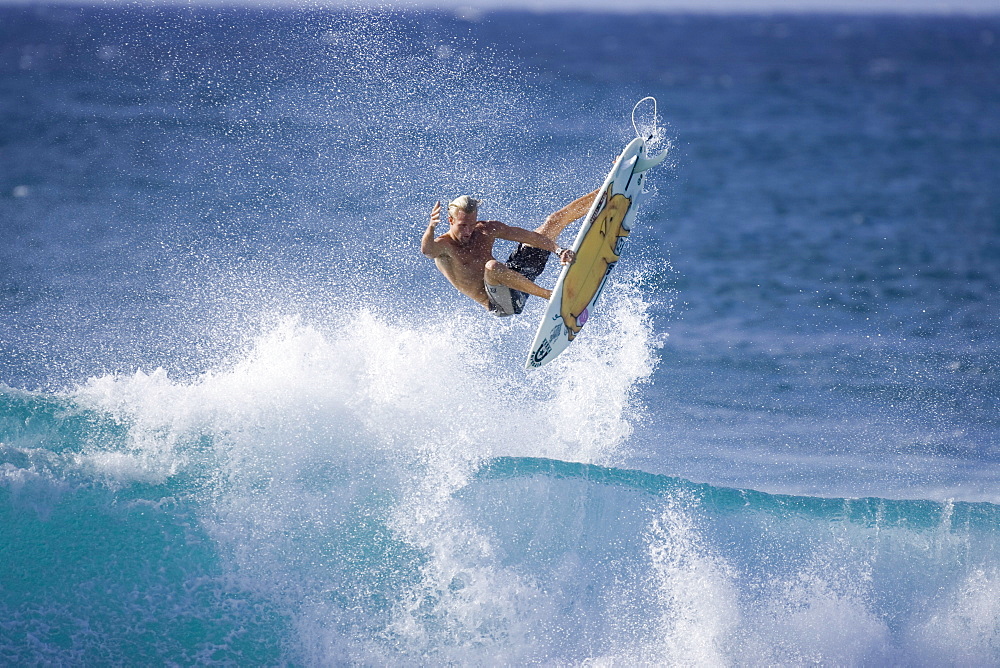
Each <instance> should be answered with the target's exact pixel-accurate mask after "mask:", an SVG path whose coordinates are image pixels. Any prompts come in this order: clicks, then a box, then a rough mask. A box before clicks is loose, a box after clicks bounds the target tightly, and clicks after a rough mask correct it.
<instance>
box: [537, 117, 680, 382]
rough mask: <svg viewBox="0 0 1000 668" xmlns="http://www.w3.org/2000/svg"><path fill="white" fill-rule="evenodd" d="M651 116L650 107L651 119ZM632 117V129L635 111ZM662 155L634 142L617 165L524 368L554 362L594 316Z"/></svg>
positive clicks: (576, 245) (562, 274)
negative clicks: (650, 174) (651, 153)
mask: <svg viewBox="0 0 1000 668" xmlns="http://www.w3.org/2000/svg"><path fill="white" fill-rule="evenodd" d="M645 99H651V98H644V100H645ZM644 100H640V101H639V104H641V103H642V102H643V101H644ZM654 104H655V100H654ZM638 106H639V105H638V104H637V105H636V107H638ZM655 113H656V112H655V107H654V117H655ZM632 114H633V125H634V124H635V110H633V111H632ZM666 155H667V152H666V151H663V152H662V153H660V154H659V155H656V156H654V157H652V158H651V157H649V156H648V155H647V154H646V139H644V138H643V137H636V138H635V139H633V140H632V141H631V142H630V143H629V144H628V146H626V147H625V150H624V151H622V154H621V155H620V156H619V157H618V160H616V161H615V164H614V166H613V167H612V168H611V171H610V172H609V173H608V176H607V177H606V178H605V179H604V185H603V186H602V187H601V189H600V191H599V192H598V195H597V197H596V198H594V202H593V204H591V206H590V210H589V212H588V213H587V215H586V216H585V217H584V219H583V224H582V225H581V226H580V231H579V233H578V234H577V237H576V241H575V242H574V243H573V246H572V249H573V251H574V252H575V253H576V261H575V262H573V264H570V265H567V266H564V267H563V268H562V271H561V272H560V274H559V278H558V279H557V280H556V285H555V288H553V290H552V297H551V299H550V300H549V304H548V308H547V309H546V311H545V315H544V316H543V317H542V321H541V323H540V324H539V326H538V331H537V332H536V334H535V339H534V341H533V342H532V344H531V351H530V352H529V353H528V360H527V362H526V363H525V368H528V369H531V368H537V367H540V366H542V365H543V364H546V363H548V362H551V361H552V360H553V359H555V358H556V356H558V355H559V353H561V352H562V351H563V350H565V349H566V348H567V347H568V346H569V344H570V343H571V342H572V341H573V340H574V339H575V338H576V337H577V335H578V334H579V333H580V330H581V329H583V326H584V325H585V324H586V323H587V321H588V320H589V319H590V318H591V317H592V316H593V313H594V305H595V304H596V303H597V300H598V298H599V297H600V296H601V292H602V290H603V289H604V285H605V284H606V283H607V280H608V276H609V275H610V274H611V270H612V269H614V268H615V265H616V264H617V263H618V259H619V258H620V257H621V254H622V250H623V249H624V246H625V240H626V239H627V238H628V236H629V233H630V232H631V231H632V223H633V222H634V221H635V212H636V210H637V208H638V204H639V202H640V200H641V199H642V195H643V190H642V187H643V181H644V180H645V176H646V172H647V171H648V170H649V169H651V168H652V167H655V166H656V165H658V164H660V163H661V162H663V159H664V158H666Z"/></svg>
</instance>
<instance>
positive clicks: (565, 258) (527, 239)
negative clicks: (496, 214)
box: [490, 221, 576, 294]
mask: <svg viewBox="0 0 1000 668" xmlns="http://www.w3.org/2000/svg"><path fill="white" fill-rule="evenodd" d="M490 225H491V227H490V231H491V232H492V234H493V235H494V236H496V237H499V238H500V239H507V240H508V241H516V242H518V243H519V244H526V245H528V246H534V247H535V248H541V249H542V250H547V251H549V252H550V253H555V254H556V255H558V256H559V261H560V262H562V263H563V264H567V263H570V262H572V261H573V260H575V259H576V254H575V253H574V252H573V251H571V250H570V249H568V248H560V247H559V244H557V243H556V242H555V239H553V238H552V237H547V236H545V235H544V234H539V233H538V232H532V231H531V230H526V229H524V228H521V227H514V226H513V225H504V224H503V223H501V222H497V221H491V222H490ZM504 285H506V283H505V284H504ZM511 287H513V286H511ZM516 289H518V290H521V292H528V291H527V290H522V289H521V288H516ZM528 294H534V293H528Z"/></svg>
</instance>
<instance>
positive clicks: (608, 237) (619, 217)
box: [546, 184, 632, 354]
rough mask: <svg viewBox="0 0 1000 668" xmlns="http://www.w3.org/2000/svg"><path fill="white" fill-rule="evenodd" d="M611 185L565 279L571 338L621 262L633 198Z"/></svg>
mask: <svg viewBox="0 0 1000 668" xmlns="http://www.w3.org/2000/svg"><path fill="white" fill-rule="evenodd" d="M611 187H612V186H611V184H609V185H608V188H607V189H606V190H605V191H604V194H603V195H601V202H600V204H599V208H598V209H597V213H596V214H595V215H594V222H593V223H591V225H590V229H589V230H587V234H586V236H585V237H584V238H583V241H582V242H581V243H580V249H579V250H578V251H577V252H576V256H577V261H576V262H574V263H573V264H572V265H570V267H569V270H568V271H567V272H566V278H565V279H563V292H562V300H561V302H560V308H559V314H560V315H561V316H562V320H563V323H564V324H565V325H566V335H567V337H568V338H569V340H570V341H572V340H573V339H574V338H576V335H577V334H578V333H579V332H580V330H581V329H583V325H584V323H585V322H586V321H587V315H588V314H587V307H588V306H590V304H592V303H593V301H594V298H595V296H596V295H597V293H598V292H599V291H600V289H601V286H602V285H603V283H604V279H605V277H607V275H608V272H609V271H611V269H612V267H614V266H615V263H616V262H618V258H619V255H620V253H621V249H622V245H623V244H624V241H625V237H627V236H628V235H629V229H628V228H627V227H625V225H624V223H625V217H626V215H627V214H628V210H629V207H630V206H632V199H631V198H629V197H626V196H625V195H622V194H618V195H612V194H611ZM546 354H548V353H546Z"/></svg>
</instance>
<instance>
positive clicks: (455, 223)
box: [448, 210, 478, 244]
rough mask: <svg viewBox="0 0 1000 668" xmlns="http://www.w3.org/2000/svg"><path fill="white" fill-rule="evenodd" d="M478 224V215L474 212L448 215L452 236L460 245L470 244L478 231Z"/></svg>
mask: <svg viewBox="0 0 1000 668" xmlns="http://www.w3.org/2000/svg"><path fill="white" fill-rule="evenodd" d="M477 222H478V216H477V213H476V212H474V211H471V212H470V211H459V210H456V211H455V212H454V213H449V214H448V224H449V225H451V236H452V237H454V239H455V241H457V242H459V243H462V244H464V243H468V241H469V239H471V238H472V232H473V231H474V230H475V229H476V223H477Z"/></svg>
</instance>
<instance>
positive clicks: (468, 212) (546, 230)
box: [420, 190, 598, 316]
mask: <svg viewBox="0 0 1000 668" xmlns="http://www.w3.org/2000/svg"><path fill="white" fill-rule="evenodd" d="M597 192H598V191H596V190H595V191H594V192H592V193H590V194H588V195H584V196H583V197H579V198H577V199H575V200H573V201H572V202H570V203H569V204H567V205H566V206H564V207H563V208H561V209H559V210H558V211H556V212H555V213H553V214H551V215H550V216H549V217H548V218H546V219H545V222H544V223H542V224H541V225H540V226H538V228H536V229H535V230H534V231H531V230H526V229H523V228H520V227H513V226H511V225H505V224H504V223H501V222H500V221H497V220H479V201H478V200H475V199H472V198H471V197H469V196H468V195H462V196H461V197H459V198H457V199H454V200H452V201H451V203H449V204H448V231H447V232H445V233H444V234H442V235H441V236H439V237H437V238H435V237H434V228H435V227H436V226H437V224H438V222H440V219H441V202H438V203H437V204H435V205H434V209H433V210H432V211H431V220H430V224H429V225H428V227H427V230H426V231H425V232H424V235H423V237H422V238H421V240H420V252H422V253H423V254H424V255H426V256H427V257H429V258H431V259H432V260H434V264H436V265H437V268H438V270H440V272H441V273H442V274H444V276H445V278H447V279H448V280H449V281H450V282H451V284H452V285H454V286H455V287H456V288H457V289H458V291H459V292H461V293H462V294H464V295H466V296H467V297H471V298H472V299H474V300H475V301H477V302H479V303H480V304H482V305H483V306H484V307H485V308H486V309H487V310H489V311H490V312H491V313H493V314H494V315H497V316H508V315H515V314H518V313H520V312H521V310H522V309H523V308H524V303H525V302H526V301H527V300H528V295H535V296H536V297H542V298H544V299H548V298H549V297H550V296H551V295H552V291H551V290H546V289H545V288H543V287H541V286H539V285H537V284H536V283H535V282H534V281H535V279H536V278H538V276H539V275H540V274H541V273H542V271H543V270H544V269H545V264H546V263H547V262H548V260H549V253H555V254H556V255H557V256H558V257H559V261H560V262H562V263H563V264H570V263H572V262H573V260H575V259H576V255H575V254H574V253H573V251H572V250H570V249H568V248H562V247H560V246H559V245H558V244H557V243H556V239H558V238H559V233H560V232H562V231H563V229H565V227H566V226H567V225H569V224H570V223H572V222H573V221H574V220H577V219H579V218H581V217H582V216H583V215H584V214H586V213H587V211H588V210H589V209H590V205H591V203H592V202H593V201H594V197H596V196H597ZM497 239H507V240H508V241H516V242H517V243H518V246H517V248H516V249H515V250H514V252H513V253H511V254H510V257H509V258H507V262H506V263H504V262H498V261H497V260H496V258H494V257H493V243H494V242H495V241H496V240H497Z"/></svg>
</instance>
